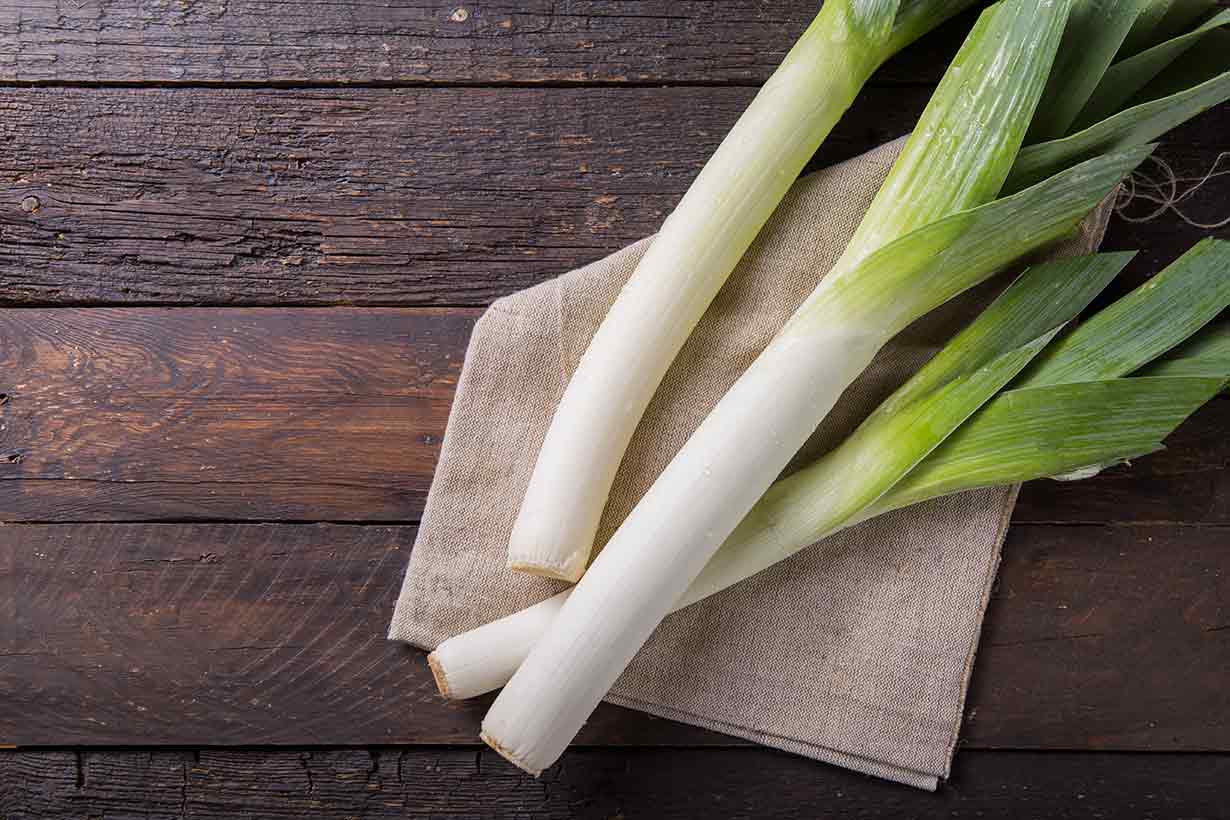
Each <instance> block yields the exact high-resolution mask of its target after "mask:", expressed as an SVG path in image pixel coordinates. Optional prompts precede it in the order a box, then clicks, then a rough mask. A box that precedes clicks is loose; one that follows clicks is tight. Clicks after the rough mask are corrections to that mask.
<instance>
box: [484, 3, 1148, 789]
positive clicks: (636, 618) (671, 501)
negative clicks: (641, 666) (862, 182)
mask: <svg viewBox="0 0 1230 820" xmlns="http://www.w3.org/2000/svg"><path fill="white" fill-rule="evenodd" d="M1067 10H1068V7H1067V3H1065V2H1055V0H1005V1H1004V2H1001V3H999V4H996V5H995V6H993V7H992V8H990V9H988V10H987V11H986V12H984V13H983V15H982V16H980V18H979V20H978V22H977V23H976V24H975V26H974V30H973V31H972V33H971V34H970V36H969V37H968V38H967V40H966V42H965V44H964V45H963V46H962V48H961V51H960V53H958V55H957V57H956V59H955V60H954V62H953V65H952V67H951V68H950V70H949V71H948V72H947V73H946V74H945V76H944V78H943V80H941V82H940V85H939V87H938V89H937V90H936V93H935V96H934V97H933V98H932V100H931V103H930V104H929V105H928V107H927V110H926V111H925V112H924V113H923V116H922V118H921V119H920V121H919V125H918V127H917V128H916V129H915V131H914V133H913V135H912V136H911V137H910V139H909V140H908V141H907V142H906V145H905V148H904V150H903V152H902V154H901V156H900V157H899V158H898V160H897V162H896V163H895V164H894V166H893V169H892V170H891V171H890V172H889V175H888V177H887V179H886V181H885V183H884V186H883V187H882V189H881V194H885V192H889V194H886V195H884V196H880V195H877V197H876V198H875V200H873V202H872V205H871V207H870V208H869V209H868V212H867V214H866V216H865V217H864V221H863V223H862V225H860V227H859V229H858V230H857V231H856V232H855V235H854V238H853V239H852V240H851V247H850V248H848V249H847V252H846V253H845V254H844V255H843V257H842V259H841V260H839V262H838V263H837V265H836V266H835V268H834V270H833V271H831V272H830V274H829V275H828V276H827V277H825V278H824V279H823V280H822V281H821V283H820V284H819V285H818V286H817V288H816V290H815V292H813V294H812V295H811V296H810V297H808V299H807V300H806V301H805V302H804V304H803V305H802V306H801V307H800V308H799V310H798V311H796V313H795V315H794V316H793V317H791V319H790V320H789V321H788V322H787V323H786V326H785V327H784V328H783V329H782V331H781V332H780V333H779V334H778V335H777V337H775V338H774V339H773V341H772V342H770V344H769V346H768V347H767V348H766V349H765V351H764V352H763V353H762V354H761V356H759V357H758V358H757V359H756V361H755V362H753V364H752V365H751V366H750V367H749V368H748V370H747V371H746V372H745V373H744V374H743V376H742V377H741V378H740V379H739V380H738V381H737V382H736V383H735V385H734V386H733V387H732V388H731V389H730V391H729V392H728V393H727V394H726V395H725V396H724V397H723V398H722V400H721V401H720V402H719V403H718V405H717V406H716V407H715V408H714V410H713V412H712V413H711V414H710V415H709V416H708V417H707V418H706V419H705V420H704V421H703V422H702V423H701V425H700V427H699V428H698V429H697V430H696V432H695V433H694V434H693V435H692V437H691V438H690V439H689V440H688V442H687V443H686V444H685V445H684V446H683V448H682V449H681V450H680V451H679V453H678V454H677V455H676V456H675V458H674V459H673V460H672V461H671V463H670V464H669V465H668V466H667V467H666V469H665V470H664V471H663V472H662V474H661V475H660V476H659V478H658V480H657V481H656V482H655V483H654V485H653V486H652V487H651V488H650V489H649V491H648V492H647V493H646V494H645V495H644V497H643V498H642V499H641V500H640V502H639V503H638V504H637V506H636V507H635V508H634V509H633V511H632V513H631V514H630V515H629V516H628V517H627V519H625V521H624V522H623V524H622V525H621V526H620V528H619V529H618V531H617V532H616V533H615V535H614V536H613V537H612V539H611V541H610V542H609V543H608V544H607V545H606V547H605V548H604V549H603V550H602V552H601V553H600V554H599V555H598V557H597V558H596V559H595V561H594V563H593V565H592V566H591V567H590V570H589V572H587V573H586V574H585V576H584V577H583V578H582V579H581V581H580V583H579V584H578V585H577V586H576V587H575V588H574V590H573V591H572V594H571V595H570V596H569V597H568V599H567V601H565V602H564V605H563V607H562V609H561V612H560V613H559V616H558V617H557V618H556V619H555V620H554V621H553V622H552V624H551V626H550V627H549V628H548V629H547V632H546V634H545V635H544V636H543V638H542V639H541V640H540V641H539V642H538V643H537V644H536V645H535V646H534V648H533V649H532V650H531V651H530V654H529V656H528V657H527V658H526V660H525V662H524V663H522V665H521V666H520V668H519V669H518V670H517V672H516V674H514V675H513V677H512V679H511V680H510V681H509V683H508V685H507V686H506V687H505V688H504V690H503V692H501V694H500V696H499V697H498V698H497V699H496V701H495V703H494V704H493V706H492V708H491V710H490V711H489V712H488V714H487V716H486V718H485V720H484V721H483V732H482V737H483V739H484V740H485V741H486V742H487V743H488V744H489V745H491V746H492V747H493V748H494V749H496V751H498V752H499V753H500V754H502V755H504V756H505V757H507V758H508V759H509V760H511V761H512V762H514V763H515V764H516V765H518V766H520V767H521V768H523V769H525V770H527V771H530V772H533V773H537V772H539V771H541V770H542V769H543V768H545V767H546V766H548V765H550V764H551V763H553V762H554V761H555V760H556V759H557V758H558V757H559V755H560V754H562V753H563V750H564V749H565V747H566V746H567V744H568V743H569V742H570V741H571V740H572V738H573V737H574V736H575V735H576V733H577V731H578V730H579V729H580V728H581V726H582V725H583V724H584V722H585V720H586V718H587V717H588V716H589V714H590V712H592V711H593V709H594V707H595V706H597V704H598V702H599V701H600V700H601V699H602V697H603V695H605V693H606V692H607V690H608V689H609V688H610V686H611V684H612V683H614V681H615V679H616V678H617V677H618V676H619V673H620V672H621V671H622V670H623V668H624V667H625V666H626V665H627V663H628V662H629V661H630V660H631V658H632V656H633V655H634V654H635V653H636V651H637V649H639V647H640V646H641V645H642V644H643V643H644V641H645V640H646V639H647V638H648V637H649V635H650V633H651V632H652V631H653V629H654V628H655V627H656V626H657V624H658V622H659V621H661V619H662V618H663V617H664V616H665V615H666V614H667V613H668V612H669V611H670V609H671V607H672V605H673V604H674V603H675V602H676V601H678V600H679V598H680V596H681V595H682V594H683V592H684V591H685V589H686V588H687V587H688V586H689V584H690V583H691V582H692V581H693V580H694V579H695V578H696V576H697V575H698V574H699V573H700V571H701V570H702V569H703V568H704V565H705V564H706V563H708V561H709V559H710V558H711V557H712V556H713V554H714V553H715V552H716V551H717V549H718V547H719V546H721V544H722V542H723V541H724V540H725V539H726V537H727V536H728V535H730V533H731V532H732V531H733V530H734V529H735V527H736V525H738V523H739V521H740V520H741V519H742V518H743V517H744V516H745V515H746V514H747V512H748V511H749V510H750V509H751V508H752V506H753V505H754V504H755V502H756V500H757V499H758V498H759V497H760V496H761V495H763V494H764V492H765V491H766V490H767V489H768V488H769V485H770V484H771V483H772V482H773V480H774V478H775V477H776V476H777V474H778V473H779V472H780V471H781V470H782V468H783V467H785V465H786V463H787V462H788V461H789V459H790V457H791V456H792V455H793V454H794V453H795V451H796V450H797V449H798V448H799V447H800V445H802V443H803V442H804V441H805V440H806V438H807V437H808V435H809V434H810V433H811V432H812V430H814V429H815V427H816V425H817V424H818V423H819V421H820V420H821V419H822V418H823V417H824V416H825V415H826V414H827V413H828V411H829V410H830V409H831V408H832V406H833V404H834V403H835V402H836V400H837V398H838V396H840V394H841V393H842V391H843V390H844V389H845V388H846V386H847V385H849V383H850V382H851V381H852V380H853V379H854V378H855V377H856V376H857V375H858V373H859V372H860V371H861V370H862V369H863V368H864V367H865V366H866V365H867V364H868V363H869V362H870V361H871V359H872V357H873V356H874V355H875V353H876V352H877V351H878V350H879V349H880V347H881V346H882V345H883V344H884V342H886V341H887V339H888V338H889V337H891V336H892V335H893V334H894V333H896V332H897V331H899V330H900V329H901V328H903V327H904V326H905V325H906V324H908V323H909V322H911V321H913V320H914V319H916V318H917V317H918V316H919V315H921V314H922V313H924V312H926V311H927V310H929V309H931V308H932V307H935V306H936V305H937V304H939V303H940V302H942V301H944V300H946V299H948V298H951V297H952V296H953V295H955V294H956V293H959V292H960V291H962V290H964V289H965V288H968V287H971V286H972V285H974V284H977V283H978V282H980V281H982V280H984V279H985V278H987V277H988V276H990V275H991V274H992V273H994V271H995V270H996V269H998V268H1000V267H1002V266H1003V265H1005V264H1006V263H1008V262H1010V261H1012V260H1013V259H1015V258H1018V257H1020V256H1021V255H1023V254H1025V253H1028V252H1030V251H1032V250H1034V249H1036V248H1037V247H1039V246H1040V245H1041V244H1044V243H1045V242H1048V241H1051V240H1053V239H1054V238H1056V237H1058V236H1061V235H1063V233H1066V232H1067V231H1070V230H1072V229H1073V228H1074V227H1075V226H1076V224H1077V223H1078V222H1079V220H1080V218H1081V217H1082V216H1083V215H1084V214H1085V213H1087V212H1088V210H1089V209H1091V208H1092V207H1093V205H1094V204H1096V202H1097V201H1098V200H1099V199H1101V198H1102V197H1103V196H1104V195H1105V194H1106V192H1107V191H1109V190H1110V189H1111V188H1112V187H1113V186H1115V185H1116V184H1118V181H1119V180H1120V179H1121V178H1122V176H1123V175H1124V174H1125V173H1127V172H1128V171H1129V170H1130V169H1131V168H1133V167H1135V165H1136V164H1137V163H1138V162H1139V161H1140V159H1141V158H1143V156H1145V155H1146V154H1147V150H1142V149H1139V148H1138V149H1133V150H1131V151H1128V152H1123V153H1121V154H1116V155H1111V156H1108V157H1104V158H1098V159H1094V160H1090V161H1088V162H1086V163H1082V164H1081V165H1079V166H1077V167H1075V168H1072V169H1070V170H1069V171H1067V172H1065V173H1064V174H1061V175H1059V177H1057V178H1056V179H1057V180H1058V181H1053V180H1048V181H1047V182H1044V183H1042V184H1040V185H1038V186H1035V188H1031V189H1029V190H1026V191H1023V192H1022V193H1021V194H1019V195H1018V196H1017V197H1011V198H1009V199H1007V200H1001V201H999V202H990V204H985V203H988V201H989V200H992V199H993V198H994V197H995V196H996V194H997V193H998V191H999V188H1000V186H1001V185H1002V182H1003V180H1004V179H1005V177H1006V176H1007V173H1008V170H1009V168H1010V167H1011V165H1012V162H1013V161H1014V159H1015V157H1016V154H1017V151H1018V150H1019V147H1020V144H1021V141H1022V140H1023V137H1024V133H1025V129H1026V127H1027V126H1028V123H1029V120H1030V118H1031V117H1032V115H1033V112H1034V109H1035V107H1036V105H1037V101H1038V98H1039V96H1040V94H1041V91H1042V87H1043V86H1044V84H1045V82H1046V77H1047V74H1048V72H1049V70H1050V66H1051V63H1052V61H1053V59H1054V54H1055V50H1056V47H1057V45H1058V42H1059V40H1060V37H1061V35H1062V32H1063V28H1064V23H1065V20H1066V17H1067ZM1041 189H1046V191H1047V198H1049V199H1050V200H1051V201H1050V202H1046V201H1042V199H1043V198H1042V196H1041V195H1039V191H1040V190H1041ZM1005 203H1011V204H1005ZM979 206H981V207H979ZM1048 206H1049V207H1053V208H1054V209H1055V210H1054V211H1050V210H1049V208H1048ZM907 232H908V233H907ZM899 237H900V238H899ZM877 248H878V250H877ZM752 431H757V435H755V436H752V435H751V432H752ZM848 478H849V476H847V479H848ZM837 495H838V496H839V497H837V498H835V499H834V503H835V505H836V507H837V508H839V509H844V507H843V505H845V504H847V503H848V499H847V498H846V497H844V496H843V495H842V494H841V493H838V494H837Z"/></svg>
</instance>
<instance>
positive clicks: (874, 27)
mask: <svg viewBox="0 0 1230 820" xmlns="http://www.w3.org/2000/svg"><path fill="white" fill-rule="evenodd" d="M841 2H845V3H846V4H847V9H848V10H847V16H848V18H849V20H850V26H851V28H853V29H854V30H855V31H856V32H858V33H859V34H861V35H862V36H864V37H866V38H867V39H869V40H881V39H883V38H884V37H887V36H888V34H889V33H890V32H891V31H892V30H893V23H894V22H895V20H896V18H897V9H898V7H899V6H900V5H901V0H841Z"/></svg>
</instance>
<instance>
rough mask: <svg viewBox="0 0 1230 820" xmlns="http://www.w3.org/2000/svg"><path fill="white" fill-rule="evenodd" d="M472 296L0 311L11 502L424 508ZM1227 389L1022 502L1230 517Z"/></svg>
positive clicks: (127, 514)
mask: <svg viewBox="0 0 1230 820" xmlns="http://www.w3.org/2000/svg"><path fill="white" fill-rule="evenodd" d="M476 315H477V311H476V310H473V309H449V310H432V309H385V308H339V309H329V310H319V309H308V308H299V309H263V308H228V309H197V308H182V309H171V310H168V309H161V308H89V309H65V308H53V309H41V308H40V309H22V310H16V309H11V310H6V311H0V394H3V398H2V399H0V521H97V520H109V521H177V520H185V519H215V520H220V519H234V520H255V521H320V520H325V521H343V520H344V521H414V520H417V518H418V516H419V515H420V513H421V512H422V509H423V501H424V499H425V497H426V492H427V489H428V487H429V486H430V483H431V475H432V470H433V468H434V465H435V459H436V455H437V453H438V450H439V446H440V441H441V439H442V437H443V434H444V428H445V423H446V421H447V418H448V410H449V406H450V403H451V401H452V395H453V390H454V388H455V385H456V380H457V376H458V373H459V371H460V367H461V363H462V360H463V359H464V355H465V347H466V343H467V340H468V338H469V333H470V328H471V326H472V323H473V320H474V318H475V316H476ZM1228 424H1230V401H1224V400H1222V401H1214V402H1213V403H1211V404H1210V405H1208V406H1207V407H1205V408H1203V409H1201V410H1200V411H1199V412H1198V413H1197V414H1196V416H1195V417H1194V418H1192V419H1191V420H1189V421H1188V422H1187V423H1186V424H1185V425H1184V426H1183V427H1181V428H1180V430H1179V431H1178V432H1177V433H1176V434H1175V435H1174V436H1173V437H1172V439H1171V443H1172V444H1173V446H1172V447H1171V448H1170V449H1169V450H1167V451H1165V452H1163V453H1160V454H1156V455H1153V456H1150V457H1148V458H1146V459H1143V460H1141V461H1140V462H1139V463H1137V464H1136V465H1133V466H1132V467H1131V468H1130V469H1129V468H1122V467H1120V468H1116V469H1114V470H1111V471H1108V472H1107V473H1106V474H1105V475H1102V476H1099V477H1097V478H1095V479H1091V480H1089V481H1083V482H1080V483H1077V484H1072V483H1069V484H1062V485H1057V484H1054V483H1051V482H1045V481H1044V482H1036V483H1033V484H1030V485H1028V487H1027V488H1026V490H1025V491H1024V493H1023V494H1022V497H1021V503H1020V507H1019V509H1018V512H1017V516H1016V521H1017V522H1018V523H1024V522H1031V521H1033V522H1045V521H1054V522H1133V521H1134V522H1140V521H1154V522H1155V521H1175V522H1193V523H1194V522H1205V523H1230V471H1227V469H1226V467H1227V463H1228V462H1230V442H1227V440H1226V437H1225V435H1224V431H1225V430H1226V428H1227V425H1228Z"/></svg>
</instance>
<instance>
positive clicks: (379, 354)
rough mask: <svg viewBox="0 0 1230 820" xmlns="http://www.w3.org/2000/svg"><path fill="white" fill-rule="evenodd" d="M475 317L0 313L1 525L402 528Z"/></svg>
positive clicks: (417, 499) (422, 480)
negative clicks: (351, 523)
mask: <svg viewBox="0 0 1230 820" xmlns="http://www.w3.org/2000/svg"><path fill="white" fill-rule="evenodd" d="M474 315H475V312H474V311H472V310H453V311H435V310H420V311H407V310H397V309H350V308H338V309H331V310H327V311H323V310H304V309H300V310H279V309H228V310H207V309H191V308H185V309H176V310H163V309H135V310H115V309H91V310H72V309H51V310H8V311H0V393H3V394H4V396H5V399H4V404H3V405H2V406H0V425H2V427H0V520H16V519H31V518H35V519H58V520H63V519H77V520H83V519H84V520H91V519H121V520H124V519H149V518H151V517H152V518H159V519H180V518H247V519H278V520H284V519H294V520H313V521H314V520H330V519H348V520H386V521H387V520H409V519H414V518H416V517H417V516H418V514H419V512H420V511H421V510H422V506H423V500H424V498H425V496H426V492H427V488H428V486H429V485H430V482H431V474H432V470H433V468H434V465H435V458H436V453H437V451H438V449H439V444H440V437H441V435H442V434H443V431H444V425H445V421H446V419H447V417H448V409H449V404H450V402H451V399H452V394H453V389H454V386H455V384H456V380H457V375H458V372H459V371H460V367H461V362H462V359H463V357H464V352H465V345H466V340H467V339H468V337H469V333H470V327H471V325H472V322H473V318H474Z"/></svg>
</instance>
